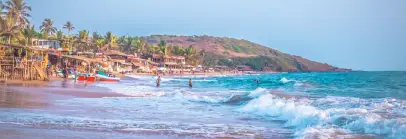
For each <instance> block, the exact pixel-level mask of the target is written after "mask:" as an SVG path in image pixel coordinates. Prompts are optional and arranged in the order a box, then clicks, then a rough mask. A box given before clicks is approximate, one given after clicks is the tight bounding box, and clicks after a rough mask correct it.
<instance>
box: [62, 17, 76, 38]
mask: <svg viewBox="0 0 406 139" xmlns="http://www.w3.org/2000/svg"><path fill="white" fill-rule="evenodd" d="M63 28H64V29H67V30H68V37H69V36H70V31H72V30H74V29H75V27H74V26H73V25H72V23H71V22H70V21H68V22H66V24H65V25H64V26H63Z"/></svg>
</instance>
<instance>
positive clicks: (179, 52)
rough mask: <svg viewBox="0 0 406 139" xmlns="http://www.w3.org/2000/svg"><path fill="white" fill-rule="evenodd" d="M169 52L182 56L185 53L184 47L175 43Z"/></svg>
mask: <svg viewBox="0 0 406 139" xmlns="http://www.w3.org/2000/svg"><path fill="white" fill-rule="evenodd" d="M171 53H172V54H174V55H177V56H183V55H184V54H185V49H184V48H183V47H182V46H177V45H176V46H174V47H173V49H172V51H171Z"/></svg>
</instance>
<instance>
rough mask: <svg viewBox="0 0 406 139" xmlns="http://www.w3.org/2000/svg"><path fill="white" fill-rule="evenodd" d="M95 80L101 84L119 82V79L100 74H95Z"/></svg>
mask: <svg viewBox="0 0 406 139" xmlns="http://www.w3.org/2000/svg"><path fill="white" fill-rule="evenodd" d="M96 78H97V80H98V81H103V82H119V81H120V78H116V77H108V76H106V75H101V74H96Z"/></svg>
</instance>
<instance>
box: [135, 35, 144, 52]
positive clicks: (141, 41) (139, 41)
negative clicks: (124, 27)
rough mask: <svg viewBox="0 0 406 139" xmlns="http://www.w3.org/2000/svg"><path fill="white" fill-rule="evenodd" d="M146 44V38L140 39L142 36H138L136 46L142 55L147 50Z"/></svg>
mask: <svg viewBox="0 0 406 139" xmlns="http://www.w3.org/2000/svg"><path fill="white" fill-rule="evenodd" d="M145 46H146V43H145V40H144V39H140V38H137V40H136V47H137V52H138V53H139V54H140V55H143V54H144V53H145V52H144V51H145Z"/></svg>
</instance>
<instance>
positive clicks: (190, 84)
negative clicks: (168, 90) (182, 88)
mask: <svg viewBox="0 0 406 139" xmlns="http://www.w3.org/2000/svg"><path fill="white" fill-rule="evenodd" d="M192 86H193V85H192V78H189V87H190V88H192Z"/></svg>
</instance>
